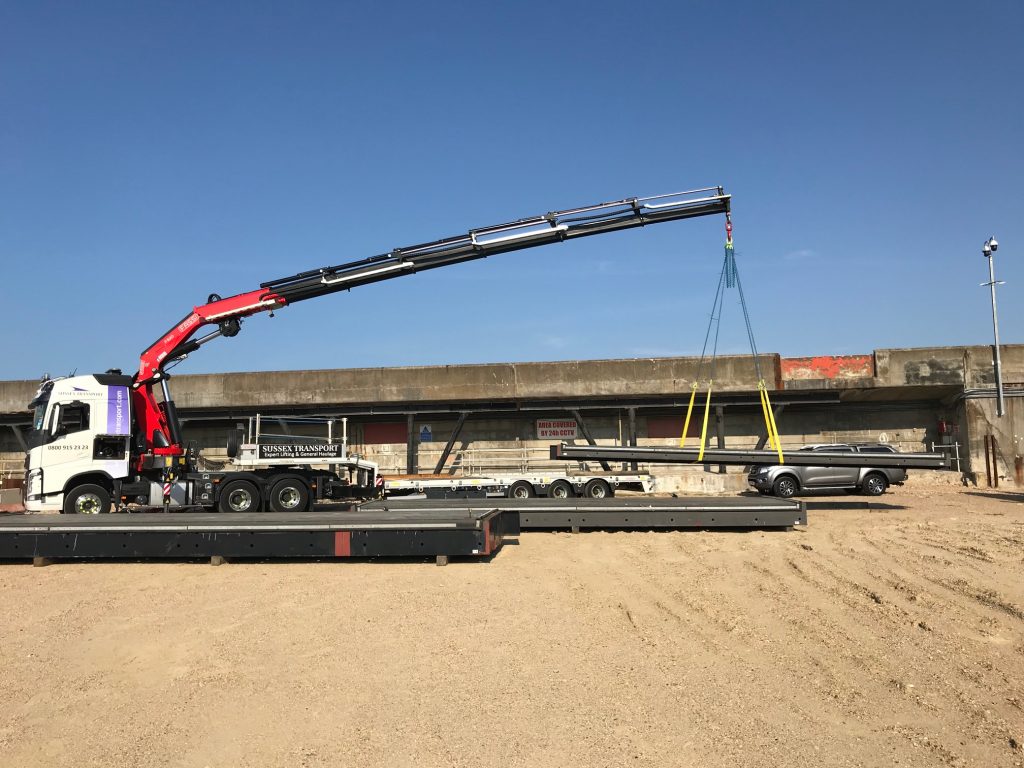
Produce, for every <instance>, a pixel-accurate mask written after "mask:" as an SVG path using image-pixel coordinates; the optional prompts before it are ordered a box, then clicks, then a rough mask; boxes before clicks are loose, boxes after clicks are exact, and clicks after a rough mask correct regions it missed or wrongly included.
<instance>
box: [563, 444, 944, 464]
mask: <svg viewBox="0 0 1024 768" xmlns="http://www.w3.org/2000/svg"><path fill="white" fill-rule="evenodd" d="M698 455H699V453H698V451H697V449H695V448H663V447H652V446H649V447H637V448H632V447H618V446H614V447H613V446H590V445H564V444H560V445H553V446H551V458H552V459H554V460H556V461H600V460H604V461H642V462H646V463H648V464H695V463H696V462H697V458H698ZM702 461H704V462H707V463H709V464H731V465H744V464H778V463H779V455H778V453H776V452H775V451H756V450H724V451H723V450H718V449H705V450H704V457H703V459H702ZM783 461H784V462H785V463H786V464H788V465H790V466H801V467H879V468H885V467H892V468H896V469H949V468H950V460H949V457H948V456H946V455H944V454H939V453H841V452H831V451H788V452H785V451H784V452H783Z"/></svg>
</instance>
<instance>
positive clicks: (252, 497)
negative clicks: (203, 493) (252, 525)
mask: <svg viewBox="0 0 1024 768" xmlns="http://www.w3.org/2000/svg"><path fill="white" fill-rule="evenodd" d="M217 509H219V510H220V511H221V512H259V511H260V492H259V491H258V490H256V486H255V485H253V484H252V483H250V482H249V481H248V480H234V481H232V482H230V483H228V484H227V485H226V486H224V490H222V491H221V492H220V499H219V500H218V502H217Z"/></svg>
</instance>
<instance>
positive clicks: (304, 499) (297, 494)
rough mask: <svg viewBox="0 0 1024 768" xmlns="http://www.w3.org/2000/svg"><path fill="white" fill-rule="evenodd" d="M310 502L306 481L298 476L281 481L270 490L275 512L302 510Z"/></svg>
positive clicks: (272, 506)
mask: <svg viewBox="0 0 1024 768" xmlns="http://www.w3.org/2000/svg"><path fill="white" fill-rule="evenodd" d="M308 502H309V491H308V490H307V489H306V483H305V482H304V481H303V480H301V479H299V478H297V477H288V478H285V479H284V480H281V481H279V482H278V483H277V484H276V485H275V486H274V489H273V490H272V491H271V492H270V508H271V509H272V510H273V511H274V512H301V511H302V510H304V509H305V508H306V504H307V503H308Z"/></svg>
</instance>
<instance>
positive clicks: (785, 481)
mask: <svg viewBox="0 0 1024 768" xmlns="http://www.w3.org/2000/svg"><path fill="white" fill-rule="evenodd" d="M798 490H800V486H799V484H798V483H797V481H796V478H794V477H790V476H789V475H783V476H782V477H780V478H779V479H777V480H776V481H775V484H774V485H773V486H772V492H773V493H774V494H775V495H776V496H778V497H779V498H780V499H788V498H790V497H792V496H793V495H794V494H795V493H796V492H797V491H798Z"/></svg>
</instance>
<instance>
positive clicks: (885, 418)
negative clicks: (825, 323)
mask: <svg viewBox="0 0 1024 768" xmlns="http://www.w3.org/2000/svg"><path fill="white" fill-rule="evenodd" d="M1002 356H1003V379H1004V382H1005V384H1006V385H1007V386H1008V387H1011V388H1012V386H1013V385H1024V345H1005V346H1004V347H1003V348H1002ZM760 362H761V372H762V375H763V376H764V378H765V379H766V381H767V383H768V386H769V387H770V388H772V389H774V390H776V391H778V390H784V391H786V392H803V391H808V392H812V391H813V392H823V391H834V390H839V395H840V397H841V400H842V404H841V405H840V406H820V407H805V408H803V409H801V410H800V412H799V413H798V414H797V413H794V412H789V413H787V414H786V416H785V418H784V419H783V420H782V423H781V424H780V428H781V429H782V433H783V437H784V439H785V440H786V442H787V443H791V444H801V443H805V442H829V441H833V440H838V441H844V440H877V439H879V438H880V437H885V438H886V439H888V440H890V441H891V442H894V443H897V444H899V445H900V447H902V448H903V449H905V450H920V449H921V448H923V447H925V446H926V445H927V444H928V443H930V442H931V441H933V440H937V439H938V438H939V435H938V434H937V432H936V430H937V425H938V422H939V421H940V420H946V421H950V422H954V423H957V424H958V425H959V428H960V432H959V437H958V439H959V440H960V441H961V442H963V443H964V444H965V445H966V446H967V448H968V449H969V450H968V453H969V456H970V460H971V464H972V467H971V468H972V469H974V471H975V472H977V471H979V468H981V469H982V470H983V468H984V458H983V452H982V447H983V438H984V435H985V434H987V433H991V434H993V435H995V437H996V440H997V443H998V445H999V447H1000V450H1001V452H1002V455H1003V458H1002V459H1001V468H1000V473H1001V474H1002V476H1003V477H1004V478H1006V479H1012V477H1013V476H1014V466H1015V462H1016V457H1017V456H1018V455H1019V454H1020V453H1021V450H1022V446H1021V445H1020V444H1019V442H1020V439H1019V438H1017V437H1016V436H1017V435H1018V434H1019V433H1020V431H1019V430H1018V429H1017V428H1016V427H1017V425H1021V426H1022V427H1024V422H1021V420H1020V419H1021V417H1022V416H1024V414H1022V413H1020V407H1019V406H1018V405H1017V403H1018V402H1019V400H1018V399H1016V398H1009V399H1008V403H1010V406H1009V408H1008V411H1009V413H1008V416H1007V417H1004V418H1003V419H996V418H995V416H994V407H993V404H992V401H991V398H987V399H986V397H984V396H979V395H985V394H986V393H985V392H980V393H979V392H976V391H975V390H985V389H990V388H991V387H992V386H993V381H994V375H993V369H992V352H991V347H988V346H975V347H935V348H918V349H880V350H875V351H874V352H873V353H872V354H870V355H843V356H819V357H805V358H781V357H780V356H779V355H778V354H767V355H763V356H762V358H761V361H760ZM699 369H700V366H699V361H698V360H697V359H696V358H644V359H629V360H583V361H567V362H527V363H493V364H484V365H460V366H425V367H403V368H363V369H341V370H315V371H273V372H259V373H227V374H198V375H181V376H176V377H175V378H174V381H173V388H174V393H175V398H176V401H177V404H178V407H179V409H181V410H184V411H186V412H199V411H204V410H211V411H218V412H227V413H228V414H230V412H231V410H232V409H239V412H240V413H242V412H249V411H252V410H260V411H261V412H264V413H272V412H274V410H275V409H289V410H299V411H301V409H302V408H303V407H304V406H310V407H313V406H318V407H321V408H323V407H324V406H330V407H331V408H332V409H336V412H337V413H338V414H344V413H345V411H346V408H353V409H354V408H356V407H357V406H359V407H366V406H373V405H379V406H391V407H397V406H408V407H409V410H415V408H416V405H417V404H423V403H449V404H459V403H463V404H468V403H519V402H522V401H543V400H545V399H551V400H561V401H573V400H580V401H585V400H587V399H589V398H605V399H608V400H609V401H611V402H614V401H616V400H619V399H621V401H622V402H623V403H625V402H626V401H628V400H629V399H633V398H640V397H655V398H656V397H662V396H674V397H676V398H679V397H680V396H682V397H685V396H687V395H688V393H689V391H690V388H691V386H692V384H693V382H694V381H695V380H696V379H697V377H698V371H699ZM708 373H709V372H708V370H707V368H706V366H705V368H704V370H703V371H702V372H701V386H704V385H705V380H706V377H707V375H708ZM757 380H758V376H757V373H756V371H755V366H754V364H753V360H752V359H751V358H750V357H749V356H731V357H721V358H719V359H718V363H717V370H716V374H715V389H716V391H719V392H754V391H756V386H757ZM35 388H36V382H34V381H6V382H0V416H2V417H4V418H5V419H6V420H7V421H8V423H10V422H11V421H12V420H20V421H23V422H27V420H28V413H27V411H26V409H25V406H26V404H27V403H28V401H29V400H30V399H31V397H32V395H33V394H34V392H35ZM648 416H649V414H645V413H644V412H640V414H639V415H638V420H637V428H638V436H639V438H640V439H641V441H643V442H647V443H651V444H656V443H658V442H663V443H671V442H673V440H672V439H668V438H662V437H652V436H651V434H652V430H651V429H650V428H649V427H650V426H651V425H650V424H649V423H648ZM400 418H402V417H394V416H392V417H383V416H382V417H381V420H384V421H387V420H392V421H394V420H398V419H400ZM651 418H654V417H653V416H651ZM453 419H454V417H453V416H450V417H444V416H435V417H429V416H423V417H419V420H418V423H419V424H422V423H424V422H427V423H430V425H431V427H432V432H433V435H435V437H434V440H433V442H431V443H425V444H423V445H418V446H417V447H416V451H417V457H418V464H419V466H420V468H421V469H422V468H425V469H430V468H432V466H433V463H434V458H436V454H437V453H439V452H440V449H441V447H442V446H443V443H444V441H445V440H446V439H447V436H448V434H450V431H451V428H452V427H453V426H454V421H453ZM533 419H534V416H530V415H524V416H523V417H521V418H520V417H517V418H512V419H508V418H506V419H488V418H486V417H480V418H475V419H473V420H471V421H469V422H467V425H466V427H465V429H464V432H463V435H462V448H463V449H464V450H465V451H468V450H469V449H470V448H478V449H491V448H494V449H498V448H504V449H508V450H509V451H510V452H514V451H516V450H520V449H522V450H529V449H532V448H537V449H542V448H543V446H545V445H546V444H547V443H548V442H550V441H549V440H547V441H539V440H537V438H536V433H535V429H534V423H533ZM239 420H240V421H244V419H239ZM588 422H589V423H588V426H589V427H590V429H591V430H592V432H593V433H594V434H595V437H596V438H597V439H598V440H599V441H600V442H608V443H619V442H621V441H622V439H623V423H622V415H621V414H603V415H595V416H594V417H593V418H592V419H591V418H589V417H588ZM759 428H760V424H759V416H758V414H757V413H756V411H750V410H748V411H747V412H744V411H743V410H742V409H734V410H730V412H729V417H728V422H727V435H728V438H729V442H730V443H733V444H737V445H749V444H751V443H752V442H753V441H754V440H755V439H756V435H757V434H758V431H759ZM663 430H664V425H663V424H662V431H663ZM186 431H187V437H188V438H190V439H197V440H199V441H200V443H201V444H202V445H204V446H206V447H208V448H210V449H211V450H212V449H215V448H217V447H219V446H221V445H223V440H224V425H223V424H218V425H216V426H209V427H206V426H203V425H202V424H201V423H199V422H190V423H189V424H188V425H187V426H186ZM352 437H353V441H354V442H355V443H356V444H357V445H359V446H360V449H361V450H363V451H364V452H365V453H366V454H368V455H371V456H375V457H376V458H378V459H380V460H381V461H382V463H384V465H385V466H392V465H393V468H394V469H400V468H404V466H402V465H403V464H404V459H405V453H406V452H405V446H404V444H398V443H396V444H361V442H360V441H361V435H360V426H359V425H358V424H354V425H353V434H352ZM456 448H457V449H458V448H459V446H458V445H457V446H456ZM20 456H22V454H21V451H20V447H19V445H18V444H17V442H16V440H15V439H14V436H13V433H11V431H10V430H9V429H4V430H3V431H2V432H0V458H2V457H6V458H7V459H8V460H14V461H18V460H20Z"/></svg>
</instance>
